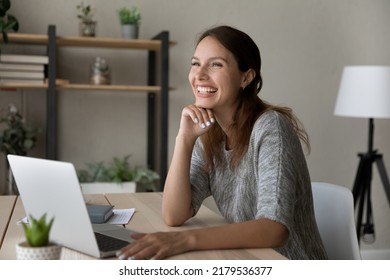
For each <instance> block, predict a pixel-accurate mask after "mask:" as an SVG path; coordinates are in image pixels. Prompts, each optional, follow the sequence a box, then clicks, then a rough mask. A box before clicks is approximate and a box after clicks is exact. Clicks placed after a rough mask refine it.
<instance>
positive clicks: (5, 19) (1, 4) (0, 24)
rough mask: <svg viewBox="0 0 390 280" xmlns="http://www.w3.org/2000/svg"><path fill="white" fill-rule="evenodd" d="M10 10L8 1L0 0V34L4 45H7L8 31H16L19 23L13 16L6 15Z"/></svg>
mask: <svg viewBox="0 0 390 280" xmlns="http://www.w3.org/2000/svg"><path fill="white" fill-rule="evenodd" d="M10 8H11V1H10V0H0V32H1V34H2V36H3V41H4V43H8V31H11V30H13V31H15V32H16V31H18V29H19V22H18V20H17V19H16V17H14V16H13V15H10V14H8V10H9V9H10ZM0 51H1V49H0Z"/></svg>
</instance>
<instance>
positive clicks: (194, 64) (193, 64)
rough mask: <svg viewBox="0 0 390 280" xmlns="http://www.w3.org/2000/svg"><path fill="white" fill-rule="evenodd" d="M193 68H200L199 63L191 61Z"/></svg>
mask: <svg viewBox="0 0 390 280" xmlns="http://www.w3.org/2000/svg"><path fill="white" fill-rule="evenodd" d="M191 66H200V63H199V62H197V61H191Z"/></svg>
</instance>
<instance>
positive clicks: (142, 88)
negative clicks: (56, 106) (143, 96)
mask: <svg viewBox="0 0 390 280" xmlns="http://www.w3.org/2000/svg"><path fill="white" fill-rule="evenodd" d="M17 88H20V89H47V84H46V83H45V84H28V83H0V89H17ZM56 88H57V89H58V90H61V89H63V90H102V91H143V92H160V90H161V87H160V86H134V85H89V84H58V85H57V87H56Z"/></svg>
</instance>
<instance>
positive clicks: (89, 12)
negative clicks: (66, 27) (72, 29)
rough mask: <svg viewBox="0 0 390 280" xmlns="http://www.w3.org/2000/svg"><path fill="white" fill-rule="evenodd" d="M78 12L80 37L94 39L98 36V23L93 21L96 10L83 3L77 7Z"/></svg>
mask: <svg viewBox="0 0 390 280" xmlns="http://www.w3.org/2000/svg"><path fill="white" fill-rule="evenodd" d="M76 8H77V10H78V12H79V13H78V14H77V18H78V19H79V20H80V35H81V36H87V37H94V36H95V34H96V24H97V22H96V21H95V20H94V19H93V16H94V14H95V10H94V9H93V8H92V6H91V5H85V4H84V2H81V3H80V4H79V5H77V6H76Z"/></svg>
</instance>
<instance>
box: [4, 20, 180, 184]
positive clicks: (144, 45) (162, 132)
mask: <svg viewBox="0 0 390 280" xmlns="http://www.w3.org/2000/svg"><path fill="white" fill-rule="evenodd" d="M2 39H3V38H2V35H1V34H0V42H1V41H3V40H2ZM8 39H9V40H8V41H9V44H19V45H40V46H44V47H45V48H46V52H47V56H48V58H49V63H48V65H47V67H46V80H45V83H44V84H32V83H31V84H30V83H1V82H0V91H1V90H16V89H30V90H32V89H44V90H46V125H47V129H46V157H47V158H48V159H56V158H57V142H58V141H57V119H58V112H57V106H58V94H59V91H61V94H66V92H67V91H72V90H74V91H75V90H79V91H84V92H87V91H107V92H110V91H111V92H113V91H123V92H145V93H147V100H146V101H147V102H146V111H147V133H146V134H147V135H146V141H147V151H146V152H147V154H146V160H147V166H148V167H149V168H151V169H155V168H156V157H159V161H158V162H159V169H160V170H159V173H160V189H161V190H163V187H164V182H165V178H166V175H167V171H168V105H169V90H172V89H173V88H171V87H169V84H168V83H169V47H170V46H173V45H175V44H176V43H174V42H171V41H169V32H168V31H161V32H160V33H158V34H157V35H156V36H155V37H153V38H151V39H149V40H145V39H124V38H110V37H82V36H57V35H56V27H55V25H49V27H48V32H47V34H45V35H42V34H23V33H13V32H10V33H8ZM62 47H71V48H73V47H75V48H79V47H82V48H91V51H93V50H94V49H96V48H105V49H124V50H144V51H146V52H147V61H146V64H147V69H148V71H147V83H146V85H115V84H113V85H91V84H73V83H71V82H70V81H69V80H67V79H65V80H64V79H59V77H58V76H57V74H58V73H57V72H56V70H57V67H58V65H59V64H60V63H59V62H61V60H65V59H66V58H64V57H61V56H59V55H58V54H57V50H58V49H61V48H62ZM157 53H158V55H157ZM158 81H159V83H158ZM156 95H159V98H156ZM157 102H158V103H159V110H156V109H157V108H156V105H157ZM156 111H157V112H158V113H156ZM157 114H158V115H157ZM157 121H158V122H159V127H158V128H157ZM157 133H159V135H157ZM157 136H158V137H157ZM157 147H159V151H158V152H156V148H157Z"/></svg>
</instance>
